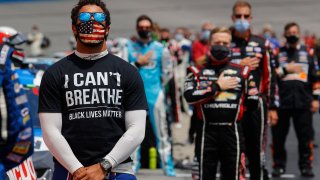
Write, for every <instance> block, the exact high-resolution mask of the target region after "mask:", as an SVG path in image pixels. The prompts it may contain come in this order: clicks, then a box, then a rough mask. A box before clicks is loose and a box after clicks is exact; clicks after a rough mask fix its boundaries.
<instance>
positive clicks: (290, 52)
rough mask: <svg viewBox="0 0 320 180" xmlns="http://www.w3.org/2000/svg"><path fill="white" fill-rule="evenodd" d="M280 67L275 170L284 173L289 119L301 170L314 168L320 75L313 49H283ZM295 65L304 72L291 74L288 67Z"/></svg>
mask: <svg viewBox="0 0 320 180" xmlns="http://www.w3.org/2000/svg"><path fill="white" fill-rule="evenodd" d="M276 62H277V67H278V68H279V69H280V71H279V74H278V77H279V94H280V107H279V110H278V114H279V121H278V123H277V125H276V126H274V127H272V139H273V160H274V167H275V168H276V167H277V168H283V169H285V165H286V159H287V156H286V150H285V141H286V136H287V134H288V132H289V126H290V118H293V125H294V128H295V131H296V134H297V137H298V142H299V167H300V169H304V168H311V163H312V151H313V148H312V145H313V143H312V139H313V137H312V136H313V127H312V112H311V111H310V107H311V106H310V105H311V102H312V100H318V97H319V89H320V87H319V86H320V83H319V74H318V73H317V72H316V68H315V67H316V66H317V61H316V59H315V58H314V54H313V49H310V50H307V48H306V47H305V46H304V45H298V46H297V47H296V48H289V47H287V46H284V47H281V48H280V50H279V54H278V56H277V61H276ZM291 62H294V63H295V64H296V65H298V66H301V68H302V70H303V71H302V72H300V73H288V72H287V71H286V66H287V65H288V63H291Z"/></svg>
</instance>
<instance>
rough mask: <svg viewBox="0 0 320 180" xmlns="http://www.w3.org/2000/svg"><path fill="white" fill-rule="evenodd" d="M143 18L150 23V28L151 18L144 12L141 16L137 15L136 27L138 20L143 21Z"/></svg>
mask: <svg viewBox="0 0 320 180" xmlns="http://www.w3.org/2000/svg"><path fill="white" fill-rule="evenodd" d="M143 20H147V21H149V22H150V24H151V28H153V22H152V20H151V18H150V17H149V16H147V15H145V14H143V15H141V16H139V17H138V18H137V23H136V27H138V25H139V23H140V21H143Z"/></svg>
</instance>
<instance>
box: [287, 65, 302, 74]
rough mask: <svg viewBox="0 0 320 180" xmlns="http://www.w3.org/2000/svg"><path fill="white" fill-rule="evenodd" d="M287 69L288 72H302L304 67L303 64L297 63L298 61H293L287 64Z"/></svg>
mask: <svg viewBox="0 0 320 180" xmlns="http://www.w3.org/2000/svg"><path fill="white" fill-rule="evenodd" d="M286 71H287V72H288V73H301V72H303V69H302V67H301V66H298V65H296V63H294V62H291V63H288V64H287V65H286Z"/></svg>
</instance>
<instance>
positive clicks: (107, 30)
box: [106, 26, 110, 36]
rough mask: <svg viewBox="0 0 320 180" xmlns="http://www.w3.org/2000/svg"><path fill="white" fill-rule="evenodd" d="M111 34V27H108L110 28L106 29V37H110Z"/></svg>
mask: <svg viewBox="0 0 320 180" xmlns="http://www.w3.org/2000/svg"><path fill="white" fill-rule="evenodd" d="M109 33H110V26H108V27H107V28H106V36H108V35H109Z"/></svg>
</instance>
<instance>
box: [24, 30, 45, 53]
mask: <svg viewBox="0 0 320 180" xmlns="http://www.w3.org/2000/svg"><path fill="white" fill-rule="evenodd" d="M43 38H44V36H43V34H42V32H40V29H39V27H38V26H36V25H34V26H32V31H31V33H29V34H28V41H29V43H30V55H31V56H32V57H38V56H41V55H42V48H41V44H42V41H43Z"/></svg>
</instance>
